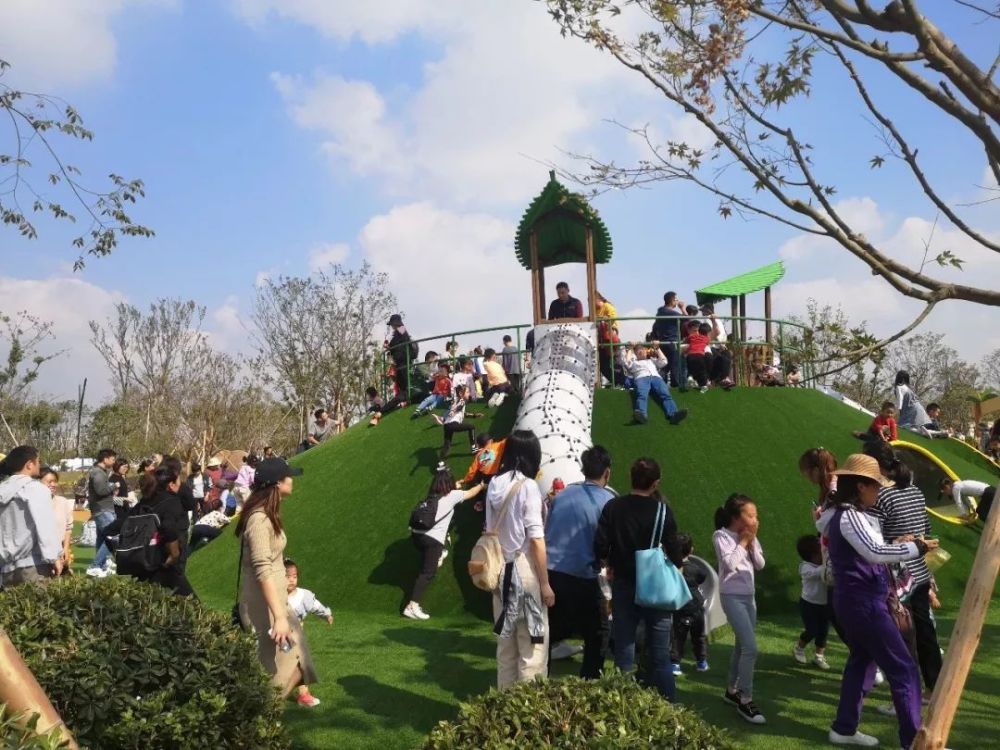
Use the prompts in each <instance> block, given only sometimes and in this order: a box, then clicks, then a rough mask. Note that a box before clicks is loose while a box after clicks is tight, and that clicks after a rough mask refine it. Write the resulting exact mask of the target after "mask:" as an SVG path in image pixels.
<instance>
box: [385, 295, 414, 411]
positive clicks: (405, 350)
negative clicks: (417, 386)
mask: <svg viewBox="0 0 1000 750" xmlns="http://www.w3.org/2000/svg"><path fill="white" fill-rule="evenodd" d="M388 325H389V327H390V328H391V329H392V336H391V338H389V339H388V340H386V342H385V349H386V351H387V352H389V356H390V357H391V358H392V364H393V368H394V369H395V376H394V380H395V383H396V396H397V397H398V398H400V399H402V401H403V403H401V404H400V405H401V406H405V405H406V403H405V402H407V401H408V400H409V396H410V365H412V364H413V363H414V361H415V360H416V358H417V355H418V354H419V353H420V347H418V346H417V344H415V343H413V340H412V339H411V338H410V334H409V333H407V331H406V326H405V325H403V316H401V315H400V314H399V313H395V314H394V315H392V316H391V317H390V318H389V323H388Z"/></svg>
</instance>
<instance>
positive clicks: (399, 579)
mask: <svg viewBox="0 0 1000 750" xmlns="http://www.w3.org/2000/svg"><path fill="white" fill-rule="evenodd" d="M417 570H418V560H417V551H416V548H415V547H414V546H413V542H412V541H410V539H409V537H407V538H405V539H397V540H396V541H395V542H393V543H392V544H390V545H389V546H388V547H386V548H385V554H384V555H383V557H382V562H380V563H379V564H378V565H377V566H376V567H375V569H374V570H373V571H372V572H371V574H370V575H369V576H368V583H374V584H376V585H380V586H393V587H395V588H398V589H399V590H400V602H399V611H400V612H402V611H403V607H405V606H406V603H407V602H408V601H409V598H410V589H411V588H413V581H414V580H415V579H416V575H417Z"/></svg>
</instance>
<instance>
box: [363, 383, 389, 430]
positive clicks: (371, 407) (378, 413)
mask: <svg viewBox="0 0 1000 750" xmlns="http://www.w3.org/2000/svg"><path fill="white" fill-rule="evenodd" d="M365 398H366V399H367V401H368V407H367V408H366V409H365V411H367V412H368V413H369V414H371V415H372V418H371V420H369V422H368V426H369V427H376V426H378V423H379V422H381V421H382V413H383V412H384V411H385V402H384V401H382V397H381V396H379V395H378V391H377V390H375V389H374V388H371V387H369V388H367V389H365Z"/></svg>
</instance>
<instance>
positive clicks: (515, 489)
mask: <svg viewBox="0 0 1000 750" xmlns="http://www.w3.org/2000/svg"><path fill="white" fill-rule="evenodd" d="M541 463H542V447H541V445H540V444H539V442H538V438H537V437H535V434H534V433H533V432H531V431H529V430H515V431H514V432H512V433H511V435H510V437H508V438H507V443H506V445H505V446H504V452H503V460H502V462H501V464H500V474H498V475H497V476H496V477H494V479H493V481H492V482H490V486H489V490H488V491H487V494H486V528H488V529H493V530H494V531H496V533H497V536H498V539H499V541H500V547H501V549H502V550H503V558H504V571H503V576H502V577H501V582H500V587H499V588H498V589H497V590H496V591H494V592H493V621H494V627H493V632H494V633H496V634H497V635H498V636H499V638H498V639H497V687H499V688H501V689H503V688H506V687H509V686H510V685H513V684H514V683H516V682H528V681H530V680H533V679H534V678H535V677H538V676H543V677H544V676H545V674H546V671H547V662H548V642H549V623H548V619H549V618H548V609H547V608H548V607H551V606H552V605H553V604H555V594H554V593H553V592H552V588H551V586H550V585H549V572H548V565H547V560H546V552H545V529H544V526H543V523H542V491H541V490H540V489H539V487H538V483H537V482H536V481H535V477H536V476H537V475H538V471H539V468H540V466H541ZM505 506H506V509H505V510H502V509H504V508H505Z"/></svg>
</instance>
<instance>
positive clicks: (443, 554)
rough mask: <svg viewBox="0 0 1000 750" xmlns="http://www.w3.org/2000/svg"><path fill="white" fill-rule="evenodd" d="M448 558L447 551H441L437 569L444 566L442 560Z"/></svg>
mask: <svg viewBox="0 0 1000 750" xmlns="http://www.w3.org/2000/svg"><path fill="white" fill-rule="evenodd" d="M446 557H448V550H446V549H445V550H441V557H439V558H438V567H439V568H440V567H441V566H442V565H444V559H445V558H446Z"/></svg>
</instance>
